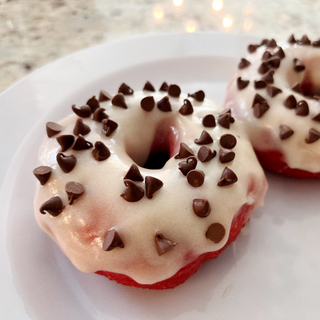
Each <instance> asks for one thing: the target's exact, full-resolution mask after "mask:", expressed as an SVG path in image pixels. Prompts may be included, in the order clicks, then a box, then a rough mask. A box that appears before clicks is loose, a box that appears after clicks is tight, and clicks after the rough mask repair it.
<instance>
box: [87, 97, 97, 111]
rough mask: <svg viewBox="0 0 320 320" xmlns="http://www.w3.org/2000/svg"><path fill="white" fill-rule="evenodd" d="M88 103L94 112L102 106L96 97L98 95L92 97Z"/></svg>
mask: <svg viewBox="0 0 320 320" xmlns="http://www.w3.org/2000/svg"><path fill="white" fill-rule="evenodd" d="M86 104H87V105H88V106H89V107H90V108H91V112H92V113H94V112H95V111H96V110H97V109H98V108H100V103H99V101H98V100H97V99H96V96H93V97H92V98H90V99H89V100H88V101H87V103H86Z"/></svg>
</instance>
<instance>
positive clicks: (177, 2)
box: [173, 0, 183, 7]
mask: <svg viewBox="0 0 320 320" xmlns="http://www.w3.org/2000/svg"><path fill="white" fill-rule="evenodd" d="M182 2H183V0H173V4H174V5H175V6H177V7H180V6H181V5H182Z"/></svg>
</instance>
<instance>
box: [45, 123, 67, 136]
mask: <svg viewBox="0 0 320 320" xmlns="http://www.w3.org/2000/svg"><path fill="white" fill-rule="evenodd" d="M63 129H64V126H62V125H60V124H59V123H55V122H47V123H46V130H47V136H48V137H49V138H51V137H53V136H55V135H56V134H58V133H60V132H61V131H62V130H63Z"/></svg>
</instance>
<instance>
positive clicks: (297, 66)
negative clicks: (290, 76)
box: [293, 59, 306, 72]
mask: <svg viewBox="0 0 320 320" xmlns="http://www.w3.org/2000/svg"><path fill="white" fill-rule="evenodd" d="M305 68H306V67H305V66H304V64H303V63H302V62H301V61H300V60H299V59H293V69H294V71H296V72H301V71H303V70H304V69H305Z"/></svg>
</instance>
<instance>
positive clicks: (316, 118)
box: [311, 112, 320, 122]
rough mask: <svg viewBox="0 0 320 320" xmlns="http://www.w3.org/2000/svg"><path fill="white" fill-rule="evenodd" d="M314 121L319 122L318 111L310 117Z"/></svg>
mask: <svg viewBox="0 0 320 320" xmlns="http://www.w3.org/2000/svg"><path fill="white" fill-rule="evenodd" d="M311 119H312V120H314V121H317V122H320V112H319V113H318V114H316V115H315V116H313V117H312V118H311Z"/></svg>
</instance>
